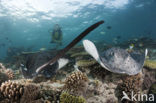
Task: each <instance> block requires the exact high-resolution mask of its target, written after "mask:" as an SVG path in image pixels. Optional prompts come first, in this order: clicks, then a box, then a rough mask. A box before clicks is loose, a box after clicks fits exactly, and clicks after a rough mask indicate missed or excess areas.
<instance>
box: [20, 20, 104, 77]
mask: <svg viewBox="0 0 156 103" xmlns="http://www.w3.org/2000/svg"><path fill="white" fill-rule="evenodd" d="M103 23H104V21H99V22H97V23H95V24H93V25H91V26H90V27H88V28H87V29H86V30H84V31H83V32H82V33H81V34H80V35H79V36H77V37H76V38H75V39H74V40H73V41H72V42H71V43H69V44H68V45H67V46H66V47H65V48H64V49H62V50H60V51H56V50H55V51H54V50H52V51H51V52H50V53H46V52H39V53H37V54H32V55H29V56H28V57H27V60H26V64H25V65H22V73H23V75H24V77H25V78H32V77H35V76H37V75H39V74H41V75H43V76H45V77H47V78H51V77H53V76H54V75H55V73H56V72H57V71H58V70H59V69H61V68H62V67H64V66H65V65H66V64H67V63H68V61H69V60H67V59H65V58H62V57H63V56H64V55H65V53H66V52H67V51H69V50H70V49H71V48H72V47H73V46H74V45H76V44H77V43H78V42H79V41H80V40H82V39H83V38H84V37H85V36H86V35H87V34H89V33H90V32H91V31H93V30H94V29H95V28H97V27H98V26H99V25H101V24H103Z"/></svg>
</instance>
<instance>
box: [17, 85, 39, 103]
mask: <svg viewBox="0 0 156 103" xmlns="http://www.w3.org/2000/svg"><path fill="white" fill-rule="evenodd" d="M39 96H40V89H39V87H38V86H36V85H34V84H27V85H25V87H24V93H23V96H22V98H21V100H20V103H31V102H32V103H33V102H35V101H40V100H38V99H39ZM36 103H37V102H36Z"/></svg>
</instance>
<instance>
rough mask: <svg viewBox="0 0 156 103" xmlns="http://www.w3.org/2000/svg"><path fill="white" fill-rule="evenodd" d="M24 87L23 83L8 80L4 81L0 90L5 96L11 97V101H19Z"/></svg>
mask: <svg viewBox="0 0 156 103" xmlns="http://www.w3.org/2000/svg"><path fill="white" fill-rule="evenodd" d="M23 89H24V88H23V86H22V85H20V84H18V83H15V82H12V81H7V82H4V83H2V85H1V87H0V92H1V93H2V95H3V96H4V98H6V99H9V102H19V100H20V97H21V96H22V94H23Z"/></svg>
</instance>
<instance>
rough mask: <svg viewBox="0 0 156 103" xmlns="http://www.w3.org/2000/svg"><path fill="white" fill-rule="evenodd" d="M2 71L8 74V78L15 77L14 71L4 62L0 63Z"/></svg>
mask: <svg viewBox="0 0 156 103" xmlns="http://www.w3.org/2000/svg"><path fill="white" fill-rule="evenodd" d="M0 68H1V69H0V72H2V73H4V74H6V75H7V76H8V79H13V78H14V72H13V71H12V70H11V69H8V68H6V67H5V66H4V65H3V64H2V63H0Z"/></svg>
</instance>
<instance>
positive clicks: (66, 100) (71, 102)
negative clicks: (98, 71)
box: [60, 92, 86, 103]
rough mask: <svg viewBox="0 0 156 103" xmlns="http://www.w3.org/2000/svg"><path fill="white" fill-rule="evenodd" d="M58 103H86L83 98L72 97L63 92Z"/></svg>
mask: <svg viewBox="0 0 156 103" xmlns="http://www.w3.org/2000/svg"><path fill="white" fill-rule="evenodd" d="M60 103H86V101H85V99H84V98H83V97H80V96H73V95H70V94H68V93H66V92H63V93H62V94H61V96H60Z"/></svg>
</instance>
